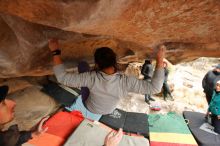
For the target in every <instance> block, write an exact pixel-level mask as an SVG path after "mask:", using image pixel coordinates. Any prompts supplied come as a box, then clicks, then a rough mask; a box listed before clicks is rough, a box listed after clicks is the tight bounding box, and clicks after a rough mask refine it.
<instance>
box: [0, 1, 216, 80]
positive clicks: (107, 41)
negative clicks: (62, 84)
mask: <svg viewBox="0 0 220 146" xmlns="http://www.w3.org/2000/svg"><path fill="white" fill-rule="evenodd" d="M50 37H57V38H59V39H61V46H62V49H63V54H62V57H63V58H64V59H65V60H66V61H67V62H69V63H70V62H71V63H70V65H73V66H74V65H75V64H76V63H77V60H80V59H84V60H88V61H89V62H90V63H92V54H93V52H94V49H95V48H97V47H100V46H109V47H112V48H113V49H114V50H115V51H116V52H117V54H118V55H119V58H120V59H121V62H128V61H132V60H140V59H143V58H145V57H146V56H150V53H151V52H152V49H150V48H152V47H154V46H155V45H157V44H159V43H161V42H164V43H165V44H166V45H167V47H168V54H167V58H168V60H170V61H171V62H172V63H178V62H182V61H189V60H193V59H195V58H197V57H200V56H212V57H219V56H220V1H219V0H194V1H190V0H176V1H163V0H139V1H137V0H114V1H113V0H55V1H54V0H48V1H45V0H33V1H27V0H0V78H7V77H16V76H29V75H32V76H34V75H46V74H51V56H50V54H49V51H48V48H47V39H48V38H50ZM131 55H132V56H131Z"/></svg>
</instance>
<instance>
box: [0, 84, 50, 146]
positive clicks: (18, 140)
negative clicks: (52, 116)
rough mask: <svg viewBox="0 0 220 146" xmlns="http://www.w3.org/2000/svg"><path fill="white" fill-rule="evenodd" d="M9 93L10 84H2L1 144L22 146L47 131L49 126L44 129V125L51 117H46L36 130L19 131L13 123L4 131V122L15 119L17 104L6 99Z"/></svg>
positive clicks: (0, 112)
mask: <svg viewBox="0 0 220 146" xmlns="http://www.w3.org/2000/svg"><path fill="white" fill-rule="evenodd" d="M7 93H8V86H0V130H1V131H0V146H21V145H22V144H23V143H25V142H27V141H28V140H29V139H31V138H34V137H36V136H39V135H40V134H42V133H44V132H46V130H47V128H45V129H42V125H43V122H44V121H46V120H47V119H48V118H49V117H46V118H44V119H43V120H42V121H41V122H40V124H39V127H38V129H37V130H35V131H19V130H18V126H17V125H12V126H10V127H9V129H8V130H6V131H2V128H3V126H4V124H6V123H8V122H10V121H11V120H13V118H14V108H15V106H16V103H15V102H14V101H12V100H10V99H5V98H6V96H7Z"/></svg>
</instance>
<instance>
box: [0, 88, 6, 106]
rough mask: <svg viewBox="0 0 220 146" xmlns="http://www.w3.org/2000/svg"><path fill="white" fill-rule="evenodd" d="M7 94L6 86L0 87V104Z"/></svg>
mask: <svg viewBox="0 0 220 146" xmlns="http://www.w3.org/2000/svg"><path fill="white" fill-rule="evenodd" d="M7 94H8V86H0V103H1V102H2V101H4V100H5V97H6V96H7Z"/></svg>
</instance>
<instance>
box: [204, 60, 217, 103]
mask: <svg viewBox="0 0 220 146" xmlns="http://www.w3.org/2000/svg"><path fill="white" fill-rule="evenodd" d="M219 79H220V64H218V65H217V66H216V67H215V68H214V69H213V70H211V71H209V72H207V73H206V75H205V76H204V78H203V80H202V87H203V89H204V92H205V95H206V100H207V102H208V104H209V103H210V101H211V99H212V94H213V90H214V87H215V83H216V80H219Z"/></svg>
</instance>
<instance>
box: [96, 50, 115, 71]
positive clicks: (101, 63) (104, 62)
mask: <svg viewBox="0 0 220 146" xmlns="http://www.w3.org/2000/svg"><path fill="white" fill-rule="evenodd" d="M94 59H95V64H96V65H97V67H98V69H99V70H103V69H106V68H109V67H114V68H115V69H117V67H116V66H117V65H116V64H117V61H116V54H115V52H114V51H113V50H112V49H110V48H108V47H101V48H98V49H96V51H95V54H94Z"/></svg>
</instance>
